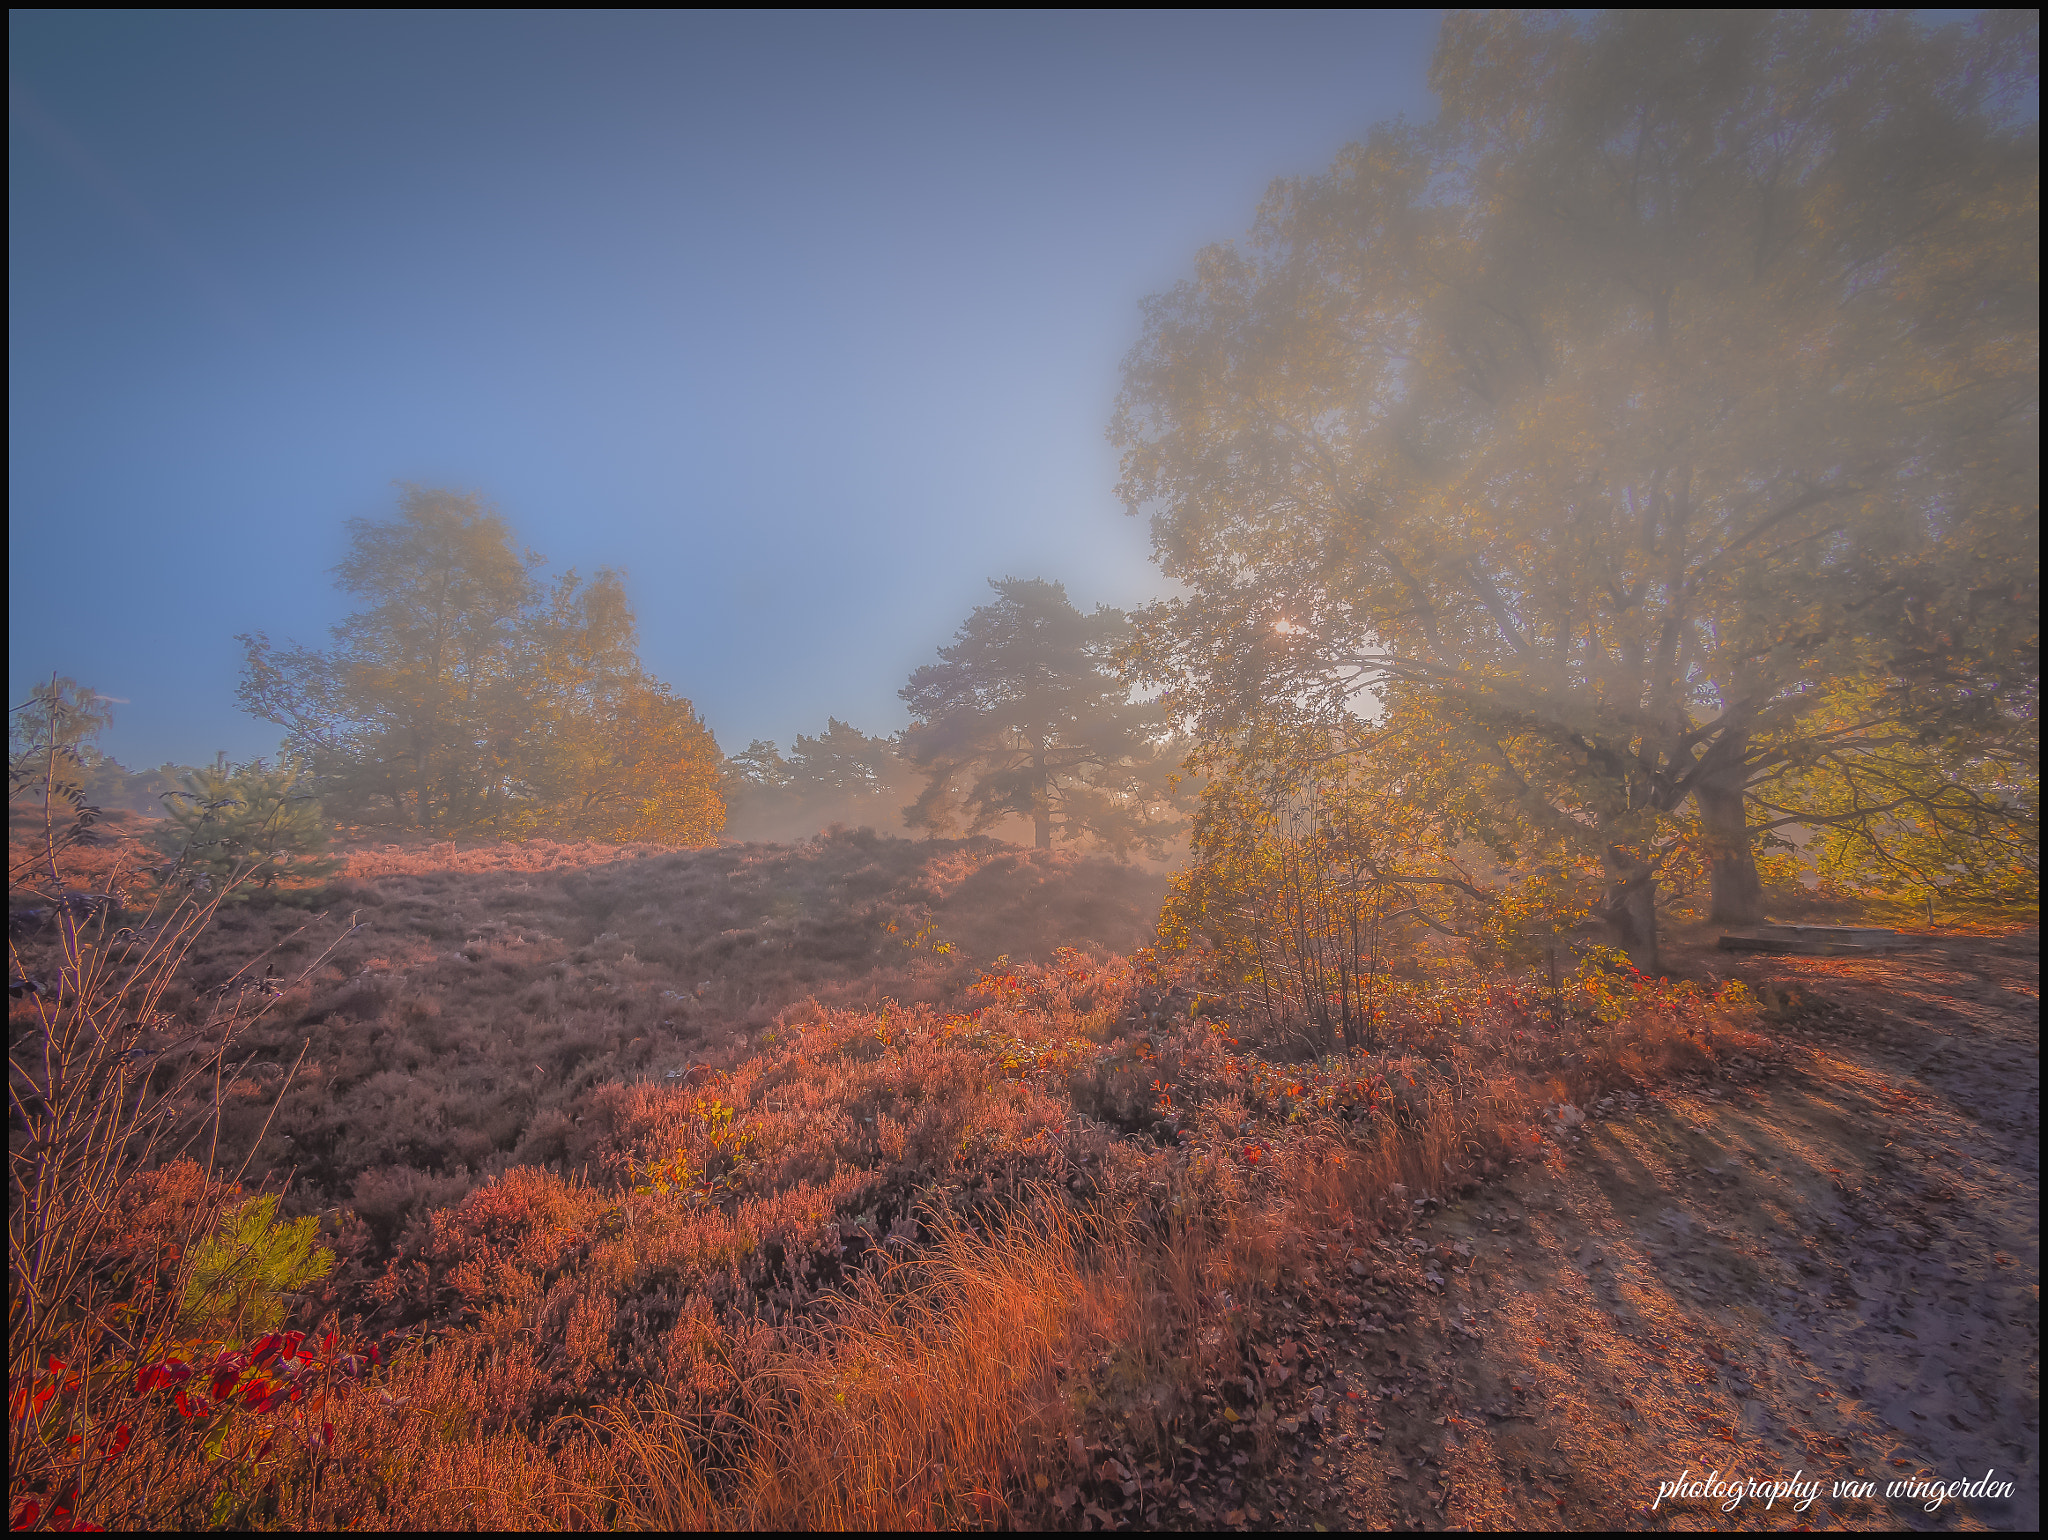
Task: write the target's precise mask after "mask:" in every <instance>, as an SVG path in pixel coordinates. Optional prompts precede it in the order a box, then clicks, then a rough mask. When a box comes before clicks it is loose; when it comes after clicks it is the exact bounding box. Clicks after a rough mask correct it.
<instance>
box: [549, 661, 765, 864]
mask: <svg viewBox="0 0 2048 1540" xmlns="http://www.w3.org/2000/svg"><path fill="white" fill-rule="evenodd" d="M553 750H554V754H555V757H556V761H557V764H558V765H559V766H560V768H561V772H562V775H561V780H560V781H559V782H558V783H557V787H556V790H555V792H554V795H553V797H552V799H551V800H550V801H549V802H548V804H547V806H546V811H545V813H544V814H543V818H544V820H545V821H546V822H548V823H550V824H552V825H553V826H555V827H559V828H561V829H563V830H565V831H567V832H571V833H577V834H583V835H587V836H588V837H590V838H592V839H598V840H609V841H611V842H613V843H617V844H623V843H625V842H627V841H631V840H649V841H653V842H656V843H658V844H664V845H708V844H710V843H712V842H713V841H714V840H716V839H717V838H718V835H719V831H720V830H722V829H723V828H724V827H725V799H724V797H723V796H721V795H720V792H719V777H720V773H721V771H722V769H723V761H722V760H721V758H720V756H719V753H718V744H717V742H716V740H714V739H713V738H712V736H711V732H710V729H708V728H707V727H705V726H704V724H703V723H702V722H701V721H700V720H698V717H697V713H696V710H695V708H694V707H692V706H691V704H690V703H689V702H688V701H686V700H679V699H677V698H676V697H675V696H673V695H671V694H670V693H669V691H668V687H667V686H666V685H663V684H660V683H659V682H656V681H651V680H645V679H640V678H634V679H631V680H628V681H626V682H624V683H622V684H620V685H619V686H618V687H617V688H615V689H613V690H611V691H608V692H606V693H605V694H603V695H601V696H599V697H598V698H597V699H596V700H594V701H593V702H591V703H590V704H589V706H588V707H587V708H586V709H584V710H582V711H580V712H579V713H577V714H576V715H574V716H572V717H570V718H569V719H568V721H567V722H565V723H564V724H562V725H561V726H560V727H559V728H558V730H557V733H556V737H555V741H554V745H553Z"/></svg>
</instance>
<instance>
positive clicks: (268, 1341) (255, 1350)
mask: <svg viewBox="0 0 2048 1540" xmlns="http://www.w3.org/2000/svg"><path fill="white" fill-rule="evenodd" d="M283 1348H284V1338H283V1336H281V1335H280V1334H279V1333H277V1332H270V1333H267V1334H266V1335H264V1336H261V1337H258V1338H257V1339H256V1341H255V1343H254V1344H253V1345H251V1347H250V1349H249V1362H250V1363H252V1364H260V1363H263V1362H264V1361H265V1360H266V1359H270V1358H274V1357H276V1356H277V1354H278V1353H279V1352H280V1351H282V1350H283Z"/></svg>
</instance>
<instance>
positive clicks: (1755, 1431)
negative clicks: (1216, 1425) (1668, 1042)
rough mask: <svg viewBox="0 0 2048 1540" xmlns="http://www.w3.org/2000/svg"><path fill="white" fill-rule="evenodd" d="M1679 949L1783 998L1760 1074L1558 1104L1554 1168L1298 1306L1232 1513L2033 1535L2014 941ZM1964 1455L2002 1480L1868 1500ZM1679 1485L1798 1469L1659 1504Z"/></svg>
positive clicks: (2028, 985)
mask: <svg viewBox="0 0 2048 1540" xmlns="http://www.w3.org/2000/svg"><path fill="white" fill-rule="evenodd" d="M1689 961H1690V962H1691V963H1692V965H1693V967H1694V968H1695V969H1700V968H1714V969H1716V970H1717V971H1718V972H1719V973H1720V974H1721V975H1722V976H1723V977H1726V976H1728V975H1730V974H1731V973H1735V974H1740V975H1741V976H1743V977H1744V978H1745V979H1746V980H1748V981H1749V982H1750V983H1751V984H1752V986H1753V987H1758V988H1763V987H1766V986H1768V987H1770V988H1771V989H1772V990H1773V991H1775V992H1777V993H1776V994H1775V995H1774V998H1782V996H1783V992H1784V991H1786V990H1788V989H1789V990H1793V991H1796V992H1798V993H1800V994H1803V995H1804V996H1806V1000H1805V1002H1804V1003H1801V1002H1798V1001H1795V1002H1794V1003H1793V1004H1792V1005H1791V1006H1790V1007H1789V1008H1788V1009H1786V1010H1785V1011H1784V1012H1783V1015H1784V1016H1785V1018H1786V1019H1785V1020H1784V1021H1783V1022H1782V1024H1781V1025H1780V1026H1779V1027H1777V1028H1776V1029H1775V1031H1776V1034H1777V1036H1778V1039H1779V1049H1780V1052H1779V1053H1778V1054H1777V1055H1776V1056H1775V1062H1774V1063H1772V1064H1769V1065H1766V1066H1763V1067H1761V1068H1760V1069H1759V1071H1758V1072H1756V1073H1755V1074H1753V1075H1749V1076H1745V1077H1744V1079H1743V1080H1742V1081H1741V1082H1728V1081H1723V1082H1721V1083H1718V1084H1713V1085H1707V1084H1698V1085H1693V1086H1684V1087H1676V1088H1671V1089H1669V1090H1668V1091H1664V1092H1660V1094H1659V1095H1658V1096H1657V1097H1656V1098H1655V1099H1654V1100H1649V1099H1635V1098H1630V1097H1621V1098H1616V1099H1614V1100H1613V1101H1611V1102H1610V1103H1608V1104H1605V1105H1603V1106H1602V1107H1599V1108H1593V1109H1588V1111H1589V1112H1590V1113H1591V1114H1592V1118H1591V1120H1590V1121H1589V1122H1588V1123H1587V1124H1586V1125H1585V1127H1584V1128H1583V1129H1582V1130H1580V1131H1579V1133H1578V1135H1577V1137H1576V1139H1575V1140H1574V1141H1572V1143H1571V1144H1570V1146H1569V1148H1568V1152H1567V1153H1565V1154H1564V1156H1563V1158H1561V1159H1559V1160H1555V1161H1553V1162H1552V1164H1551V1165H1549V1166H1541V1167H1528V1168H1522V1169H1520V1170H1517V1171H1516V1172H1514V1173H1512V1174H1511V1175H1510V1177H1509V1178H1508V1179H1507V1180H1505V1181H1503V1182H1500V1183H1496V1184H1494V1185H1491V1186H1489V1187H1487V1188H1485V1189H1482V1190H1481V1191H1480V1192H1479V1193H1478V1194H1476V1195H1474V1196H1472V1197H1471V1198H1469V1199H1467V1200H1465V1201H1462V1202H1459V1203H1455V1204H1453V1205H1452V1206H1451V1207H1450V1208H1449V1209H1447V1210H1446V1211H1444V1212H1442V1213H1434V1214H1431V1215H1429V1216H1428V1217H1426V1218H1425V1219H1423V1220H1422V1221H1420V1222H1419V1223H1418V1224H1417V1226H1416V1228H1415V1229H1414V1231H1413V1232H1412V1233H1411V1234H1410V1235H1408V1236H1406V1237H1403V1238H1402V1239H1401V1240H1399V1241H1398V1242H1395V1243H1393V1244H1391V1245H1386V1246H1381V1247H1379V1248H1377V1249H1375V1250H1370V1251H1367V1252H1364V1253H1361V1255H1360V1256H1359V1257H1358V1258H1357V1259H1355V1260H1357V1261H1358V1263H1359V1269H1353V1270H1352V1271H1353V1272H1354V1274H1355V1275H1358V1287H1359V1289H1360V1296H1361V1298H1360V1305H1359V1307H1358V1308H1357V1310H1356V1312H1355V1314H1352V1315H1351V1316H1350V1317H1349V1318H1348V1320H1347V1321H1345V1322H1335V1323H1324V1324H1313V1323H1312V1317H1311V1316H1310V1315H1309V1314H1308V1313H1307V1312H1304V1314H1303V1315H1302V1316H1301V1317H1300V1318H1299V1319H1300V1320H1301V1321H1302V1322H1303V1325H1302V1327H1301V1329H1300V1330H1299V1331H1298V1332H1296V1333H1295V1335H1296V1337H1297V1338H1298V1348H1297V1352H1298V1359H1297V1362H1298V1364H1299V1365H1300V1366H1302V1378H1303V1379H1312V1380H1319V1381H1320V1384H1318V1385H1316V1386H1314V1387H1313V1388H1309V1389H1306V1390H1304V1391H1303V1392H1301V1393H1300V1394H1301V1396H1302V1399H1301V1400H1299V1401H1298V1402H1297V1403H1296V1404H1297V1405H1298V1406H1299V1407H1300V1408H1301V1411H1300V1413H1299V1415H1300V1417H1301V1419H1302V1420H1301V1421H1300V1422H1299V1423H1298V1424H1296V1429H1297V1430H1298V1431H1290V1429H1289V1422H1290V1419H1288V1418H1282V1419H1281V1421H1280V1423H1279V1434H1278V1436H1279V1439H1280V1446H1281V1448H1280V1453H1281V1458H1280V1460H1279V1461H1277V1462H1276V1465H1277V1471H1278V1474H1277V1475H1276V1477H1275V1479H1273V1480H1272V1481H1270V1482H1269V1483H1264V1484H1261V1483H1257V1482H1251V1483H1248V1484H1247V1487H1246V1488H1245V1489H1244V1490H1242V1491H1241V1492H1239V1493H1237V1494H1236V1496H1235V1499H1234V1500H1235V1501H1236V1502H1237V1503H1239V1504H1240V1505H1241V1506H1240V1507H1239V1508H1238V1510H1237V1511H1238V1512H1239V1513H1241V1514H1242V1515H1243V1521H1244V1522H1246V1523H1247V1524H1250V1525H1253V1526H1255V1527H1267V1526H1269V1525H1271V1526H1276V1527H1289V1528H1310V1527H1313V1526H1314V1525H1318V1524H1319V1525H1322V1526H1324V1527H1327V1528H1330V1529H1338V1528H1358V1527H1376V1528H1377V1527H1400V1528H1431V1529H1435V1528H1465V1527H1472V1528H1505V1527H1515V1528H1550V1529H1557V1528H1569V1529H1595V1528H1620V1529H1643V1528H1656V1529H1664V1528H1672V1529H1705V1528H1753V1527H1789V1528H1796V1527H1800V1526H1811V1527H1813V1528H1816V1529H1823V1528H1831V1527H1849V1528H1915V1529H1985V1528H1989V1529H2020V1530H2029V1529H2032V1528H2034V1527H2035V1524H2036V1521H2037V1519H2038V1517H2039V1488H2038V1480H2039V1449H2040V1423H2039V1405H2040V1353H2039V1349H2040V1288H2039V1279H2040V1222H2039V1219H2040V1216H2039V1192H2040V1138H2039V1122H2038V1110H2039V1103H2040V1025H2039V1023H2040V1016H2039V977H2040V973H2039V966H2040V965H2039V938H2038V934H2037V933H2029V934H2028V935H2026V936H2024V937H2007V938H2003V939H1998V940H1983V939H1972V940H1968V941H1956V942H1952V943H1946V944H1943V945H1940V946H1929V947H1925V948H1921V949H1918V950H1916V951H1914V952H1911V953H1904V954H1894V955H1891V956H1887V957H1883V958H1872V959H1840V958H1835V959H1819V958H1788V957H1772V958H1766V959H1757V960H1755V961H1753V962H1752V961H1745V960H1738V959H1733V958H1728V957H1724V956H1719V955H1714V954H1704V955H1695V956H1694V957H1692V958H1691V959H1689ZM1468 1252H1469V1254H1470V1255H1469V1257H1468V1256H1467V1253H1468ZM1360 1270H1362V1273H1361V1271H1360ZM1304 1303H1305V1304H1306V1303H1308V1301H1306V1300H1305V1301H1304ZM1313 1405H1321V1406H1323V1407H1325V1408H1326V1409H1327V1410H1326V1413H1325V1421H1324V1425H1323V1427H1322V1429H1321V1431H1320V1432H1318V1431H1317V1427H1316V1423H1315V1421H1314V1418H1313V1415H1312V1406H1313ZM1988 1470H1989V1471H1995V1472H1996V1473H1997V1479H2000V1480H2010V1481H2012V1482H2013V1483H2014V1490H2013V1494H2012V1496H2011V1497H2010V1498H2007V1499H2002V1500H2001V1499H1992V1498H1979V1499H1970V1498H1963V1499H1961V1500H1952V1501H1947V1502H1944V1503H1942V1504H1941V1505H1940V1507H1939V1508H1938V1510H1937V1511H1935V1512H1933V1513H1929V1512H1926V1511H1924V1503H1925V1501H1926V1499H1925V1497H1922V1498H1921V1499H1918V1500H1915V1499H1912V1498H1909V1497H1907V1496H1903V1495H1901V1496H1888V1495H1887V1493H1886V1487H1887V1484H1888V1483H1890V1482H1893V1481H1902V1480H1911V1479H1913V1478H1917V1477H1925V1478H1931V1479H1938V1480H1941V1481H1953V1480H1956V1479H1958V1478H1965V1477H1967V1478H1981V1477H1983V1476H1984V1475H1985V1473H1986V1472H1987V1471H1988ZM1688 1471H1689V1472H1690V1475H1689V1476H1688V1477H1687V1479H1689V1480H1693V1481H1698V1480H1701V1479H1703V1478H1713V1477H1716V1475H1718V1479H1719V1480H1722V1481H1727V1480H1729V1479H1731V1478H1740V1479H1742V1480H1744V1481H1749V1480H1756V1481H1777V1480H1785V1479H1788V1478H1791V1477H1793V1475H1794V1473H1795V1472H1803V1475H1802V1476H1800V1477H1799V1478H1798V1479H1800V1480H1802V1481H1806V1482H1813V1481H1816V1480H1817V1481H1819V1482H1820V1483H1821V1485H1820V1487H1819V1491H1818V1496H1817V1498H1816V1499H1815V1500H1814V1501H1813V1502H1812V1503H1811V1504H1810V1505H1809V1506H1808V1507H1806V1509H1805V1510H1804V1511H1803V1512H1801V1511H1798V1510H1797V1508H1796V1506H1795V1505H1796V1504H1797V1503H1798V1501H1799V1497H1798V1495H1797V1494H1795V1495H1793V1496H1790V1497H1783V1498H1780V1499H1779V1500H1777V1501H1776V1502H1775V1503H1774V1504H1772V1505H1770V1506H1766V1505H1765V1504H1764V1502H1763V1501H1762V1499H1761V1498H1759V1497H1756V1496H1754V1495H1749V1494H1747V1493H1745V1495H1744V1497H1743V1499H1742V1501H1741V1502H1740V1504H1739V1506H1737V1507H1736V1508H1735V1509H1734V1510H1733V1511H1732V1512H1729V1511H1723V1507H1722V1504H1723V1503H1724V1502H1725V1501H1726V1498H1725V1496H1724V1497H1722V1498H1720V1499H1718V1500H1709V1499H1706V1498H1703V1497H1692V1498H1684V1499H1673V1498H1670V1497H1666V1498H1665V1499H1664V1500H1663V1501H1661V1502H1659V1501H1658V1498H1659V1490H1658V1487H1659V1483H1660V1482H1664V1481H1676V1480H1678V1479H1679V1478H1680V1476H1681V1473H1682V1472H1688ZM1838 1480H1839V1481H1848V1480H1867V1481H1871V1482H1875V1483H1876V1489H1875V1494H1874V1495H1873V1496H1870V1497H1868V1498H1859V1497H1855V1496H1849V1495H1842V1496H1836V1495H1834V1488H1833V1483H1834V1482H1836V1481H1838ZM1226 1495H1228V1494H1226ZM1253 1515H1257V1517H1256V1518H1254V1517H1253Z"/></svg>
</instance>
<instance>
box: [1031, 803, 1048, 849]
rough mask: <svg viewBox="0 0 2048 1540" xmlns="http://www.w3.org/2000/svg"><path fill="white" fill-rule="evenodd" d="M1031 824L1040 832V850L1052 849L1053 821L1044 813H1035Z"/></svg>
mask: <svg viewBox="0 0 2048 1540" xmlns="http://www.w3.org/2000/svg"><path fill="white" fill-rule="evenodd" d="M1031 822H1032V824H1033V826H1034V827H1035V828H1036V829H1037V830H1038V848H1039V849H1040V850H1050V849H1052V819H1051V818H1050V817H1049V816H1048V815H1046V814H1044V813H1037V812H1034V813H1033V814H1032V815H1031Z"/></svg>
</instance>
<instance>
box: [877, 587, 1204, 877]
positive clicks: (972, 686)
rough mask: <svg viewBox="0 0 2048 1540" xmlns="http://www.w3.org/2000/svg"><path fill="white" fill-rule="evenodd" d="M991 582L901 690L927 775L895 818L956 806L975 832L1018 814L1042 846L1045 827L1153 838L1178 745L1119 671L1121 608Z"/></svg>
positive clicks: (930, 820)
mask: <svg viewBox="0 0 2048 1540" xmlns="http://www.w3.org/2000/svg"><path fill="white" fill-rule="evenodd" d="M989 586H990V587H991V588H993V589H994V590H995V591H996V595H997V598H996V602H995V603H994V604H988V605H983V606H981V607H980V608H978V609H976V610H975V611H974V613H973V614H972V615H971V616H969V617H968V619H967V623H966V624H965V625H963V626H961V628H960V630H959V632H958V633H957V634H956V635H955V637H954V640H953V645H952V646H950V647H943V648H941V649H940V650H939V658H940V660H941V661H940V662H938V663H932V664H927V665H925V666H924V667H923V668H920V669H918V670H917V672H916V673H914V674H912V675H911V676H910V683H909V684H908V685H906V686H905V687H904V688H903V690H902V691H901V692H899V693H900V694H901V695H902V698H903V699H904V700H906V701H908V702H909V703H910V709H911V710H912V712H914V713H915V714H916V717H917V720H916V721H915V722H913V723H912V724H911V726H910V728H909V730H908V731H906V732H905V733H904V735H903V753H904V757H905V758H906V759H907V760H908V761H909V762H910V764H911V765H913V766H914V767H915V768H916V769H918V770H919V771H920V772H922V773H923V774H924V776H925V778H926V779H925V788H924V792H923V794H922V795H921V796H920V797H919V798H918V799H917V801H916V802H915V803H914V804H913V805H912V806H911V807H909V808H907V809H905V813H904V816H905V819H906V821H907V822H909V823H910V824H911V825H912V826H913V827H925V828H930V829H934V830H938V829H943V828H945V827H948V826H949V825H951V824H952V823H953V822H954V821H955V820H957V819H958V818H959V817H961V816H962V815H963V814H965V815H966V816H967V817H968V818H969V820H970V823H969V827H970V828H971V830H972V831H973V832H976V833H979V832H981V831H982V830H985V829H987V828H989V827H991V826H992V825H994V824H996V823H998V822H1000V821H1001V820H1003V819H1005V818H1012V817H1016V818H1026V819H1029V820H1030V821H1031V825H1032V831H1033V835H1034V838H1035V843H1036V845H1037V847H1038V848H1039V849H1040V850H1050V849H1051V848H1052V844H1053V841H1054V839H1055V838H1060V839H1069V840H1071V839H1081V838H1092V839H1095V840H1098V841H1100V842H1101V843H1103V844H1105V845H1107V846H1109V847H1110V848H1111V849H1112V850H1113V851H1115V852H1116V853H1117V854H1118V855H1120V856H1121V855H1123V854H1125V853H1126V852H1127V851H1128V850H1129V849H1130V847H1131V846H1132V845H1134V844H1136V845H1140V846H1143V847H1144V848H1146V849H1148V850H1153V851H1157V850H1159V849H1160V848H1161V846H1162V843H1163V841H1164V839H1165V837H1166V836H1167V835H1168V833H1170V832H1171V831H1172V830H1174V829H1175V828H1177V827H1178V825H1179V820H1178V818H1177V816H1176V813H1175V809H1174V807H1173V805H1172V798H1173V791H1174V784H1175V777H1174V775H1173V773H1172V771H1173V762H1174V757H1175V756H1173V755H1172V754H1171V753H1170V752H1169V749H1170V744H1171V741H1172V734H1171V730H1170V727H1169V725H1168V723H1167V720H1166V717H1165V714H1164V713H1163V712H1162V711H1161V710H1160V709H1159V708H1158V707H1157V706H1155V705H1152V704H1150V703H1146V702H1139V701H1133V700H1132V699H1131V696H1130V691H1129V689H1128V687H1127V686H1126V685H1125V683H1124V680H1123V677H1122V675H1121V673H1120V672H1119V670H1118V664H1117V659H1118V656H1119V653H1120V651H1121V649H1122V648H1123V647H1124V646H1125V645H1126V644H1127V642H1128V641H1129V636H1130V626H1129V621H1128V619H1127V618H1126V617H1125V616H1124V615H1123V613H1122V612H1121V611H1118V610H1113V609H1109V608H1107V607H1104V608H1100V609H1097V610H1096V611H1095V613H1094V614H1093V615H1083V614H1082V613H1081V612H1080V611H1079V610H1077V609H1075V608H1074V606H1073V604H1072V603H1071V602H1069V600H1068V599H1067V591H1066V588H1065V586H1064V585H1062V584H1059V583H1048V582H1045V581H1043V580H1041V579H1036V578H1033V579H1028V580H1026V579H1018V578H1005V579H1003V580H1002V581H1000V582H997V581H995V580H993V579H992V580H991V581H990V583H989Z"/></svg>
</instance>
